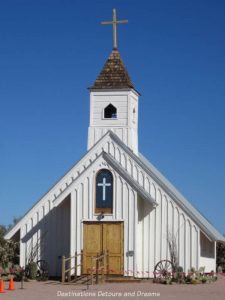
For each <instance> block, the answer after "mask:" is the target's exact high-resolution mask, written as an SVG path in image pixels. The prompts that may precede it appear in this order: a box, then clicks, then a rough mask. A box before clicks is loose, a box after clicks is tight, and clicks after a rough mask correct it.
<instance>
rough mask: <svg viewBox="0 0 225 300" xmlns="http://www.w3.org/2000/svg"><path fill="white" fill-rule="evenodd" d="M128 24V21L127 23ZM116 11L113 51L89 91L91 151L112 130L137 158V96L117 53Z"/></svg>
mask: <svg viewBox="0 0 225 300" xmlns="http://www.w3.org/2000/svg"><path fill="white" fill-rule="evenodd" d="M125 22H126V21H125ZM118 23H124V21H117V20H116V15H115V10H114V18H113V21H112V22H103V24H113V28H114V31H113V32H114V48H113V50H112V52H111V54H110V56H109V58H108V59H107V61H106V63H105V65H104V67H103V69H102V71H101V72H100V74H99V76H98V77H97V79H96V80H95V82H94V84H93V85H92V86H91V87H90V88H89V89H90V125H89V129H88V150H89V149H90V148H91V147H92V146H93V145H94V144H95V143H97V142H98V140H99V139H100V138H101V137H102V136H103V135H104V134H105V133H106V132H107V131H108V130H111V131H113V132H114V133H115V134H117V135H118V137H119V138H120V139H121V140H122V141H123V142H124V143H125V144H126V145H127V146H128V147H129V148H130V149H131V150H132V151H134V153H135V154H137V155H138V96H139V93H138V92H137V91H136V90H135V88H134V85H133V83H132V81H131V79H130V76H129V74H128V72H127V70H126V68H125V66H124V64H123V61H122V59H121V57H120V54H119V51H118V49H117V43H116V24H118Z"/></svg>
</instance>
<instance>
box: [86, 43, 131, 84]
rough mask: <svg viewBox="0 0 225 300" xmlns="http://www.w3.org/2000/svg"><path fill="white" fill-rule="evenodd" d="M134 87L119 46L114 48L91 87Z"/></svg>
mask: <svg viewBox="0 0 225 300" xmlns="http://www.w3.org/2000/svg"><path fill="white" fill-rule="evenodd" d="M123 88H132V89H135V88H134V85H133V83H132V81H131V79H130V76H129V75H128V72H127V70H126V68H125V66H124V64H123V61H122V59H121V57H120V54H119V51H118V49H117V48H114V49H113V50H112V52H111V54H110V56H109V58H108V59H107V61H106V63H105V65H104V67H103V69H102V71H101V72H100V74H99V76H98V77H97V79H96V81H95V83H94V84H93V86H91V87H90V89H123Z"/></svg>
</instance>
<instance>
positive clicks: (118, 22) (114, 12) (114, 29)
mask: <svg viewBox="0 0 225 300" xmlns="http://www.w3.org/2000/svg"><path fill="white" fill-rule="evenodd" d="M122 23H128V20H121V21H117V19H116V10H115V9H113V21H110V22H101V24H103V25H108V24H112V25H113V47H114V48H117V40H116V25H117V24H122Z"/></svg>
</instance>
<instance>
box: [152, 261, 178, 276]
mask: <svg viewBox="0 0 225 300" xmlns="http://www.w3.org/2000/svg"><path fill="white" fill-rule="evenodd" d="M172 272H173V264H172V262H171V261H170V260H166V259H165V260H160V261H159V262H158V263H157V265H156V266H155V269H154V277H155V278H169V277H171V275H172Z"/></svg>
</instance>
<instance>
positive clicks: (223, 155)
mask: <svg viewBox="0 0 225 300" xmlns="http://www.w3.org/2000/svg"><path fill="white" fill-rule="evenodd" d="M114 7H115V8H116V9H117V15H118V18H120V19H128V20H129V24H127V25H120V26H119V28H118V48H119V51H120V53H121V56H122V58H123V61H124V63H125V65H126V67H127V69H128V71H129V74H130V76H131V78H132V80H133V82H134V84H135V87H136V89H137V90H138V91H140V92H141V94H142V96H141V98H140V102H139V104H140V110H139V118H140V119H139V148H140V150H141V152H142V153H143V154H144V155H145V156H147V157H148V158H149V159H150V161H151V162H152V163H153V164H154V165H155V166H156V167H157V168H158V169H159V170H160V171H161V172H162V173H163V174H164V175H165V176H166V177H167V178H168V179H169V180H170V181H171V182H172V183H173V184H174V185H175V186H176V187H177V188H178V190H180V191H181V192H182V193H183V194H184V196H186V197H187V198H188V199H189V201H190V202H191V203H192V204H194V206H195V207H196V208H198V209H199V210H200V211H201V212H202V213H203V214H204V215H205V216H206V217H207V218H208V219H209V220H210V222H211V223H213V224H214V225H215V227H216V228H217V229H219V230H220V231H221V233H225V217H224V215H225V1H222V0H221V1H219V0H217V1H214V0H211V1H206V0H198V1H194V0H170V1H168V0H155V1H153V0H152V1H147V0H146V1H143V0H142V1H138V0H135V1H134V0H123V1H122V0H120V1H116V0H115V1H113V0H112V1H110V0H107V1H106V0H104V1H103V0H102V1H100V0H93V1H90V0H89V1H88V0H82V1H80V0H64V1H63V0H61V1H60V0H54V1H53V0H52V1H51V0H43V1H41V0H38V1H30V0H18V1H16V0H7V1H0V223H2V224H9V223H11V221H12V219H13V217H14V216H15V217H20V216H22V215H23V214H24V213H25V212H26V211H27V210H28V209H29V208H30V207H31V206H32V205H33V204H34V202H36V201H37V200H38V199H39V198H40V197H41V196H42V195H43V194H44V193H45V192H46V191H47V190H48V189H49V187H51V186H52V185H53V183H55V182H56V181H57V179H58V178H59V177H61V176H62V175H63V174H64V173H65V172H66V171H67V170H68V169H69V168H70V167H71V166H72V165H73V164H74V163H75V162H76V160H78V159H79V158H80V157H81V156H82V155H83V154H84V153H85V151H86V147H87V129H88V122H89V93H88V90H87V87H89V86H90V85H91V84H92V83H93V81H94V80H95V79H96V76H97V75H98V73H99V72H100V70H101V68H102V66H103V64H104V62H105V60H106V59H107V57H108V55H109V54H110V52H111V50H112V28H111V26H101V25H100V21H105V20H110V19H111V18H112V9H113V8H114Z"/></svg>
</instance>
